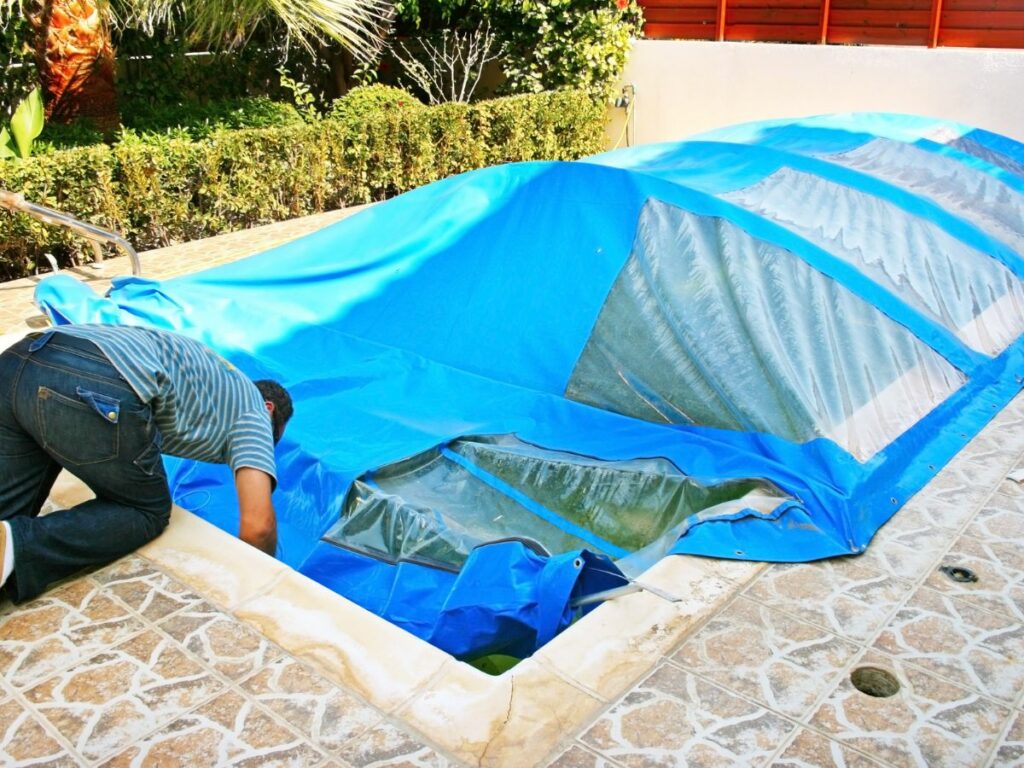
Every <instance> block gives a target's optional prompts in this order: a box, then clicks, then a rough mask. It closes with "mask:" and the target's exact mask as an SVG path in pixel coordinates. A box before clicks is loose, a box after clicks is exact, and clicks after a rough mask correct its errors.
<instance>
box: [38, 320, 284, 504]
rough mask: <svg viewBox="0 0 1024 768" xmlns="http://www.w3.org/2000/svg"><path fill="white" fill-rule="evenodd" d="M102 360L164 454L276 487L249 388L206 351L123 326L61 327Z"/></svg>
mask: <svg viewBox="0 0 1024 768" xmlns="http://www.w3.org/2000/svg"><path fill="white" fill-rule="evenodd" d="M53 330H54V331H56V332H57V333H66V334H69V335H71V336H77V337H79V338H82V339H87V340H88V341H91V342H92V343H93V344H95V345H96V346H97V347H99V348H100V350H101V351H102V352H103V354H104V355H106V357H107V359H108V360H110V362H111V364H112V365H113V366H114V368H116V369H117V371H118V373H120V374H121V375H122V376H123V377H124V378H125V380H126V381H127V382H128V384H129V386H131V388H132V389H133V390H135V393H136V394H137V395H138V396H139V399H141V400H142V402H143V403H147V404H149V406H150V407H151V408H152V410H153V419H154V421H155V423H156V426H157V429H159V430H160V434H161V436H162V437H163V444H162V446H161V450H162V452H163V453H167V454H170V455H171V456H180V457H182V458H186V459H195V460H197V461H208V462H213V463H216V464H227V465H228V466H230V467H231V471H232V472H236V471H237V470H238V469H240V468H241V467H253V468H255V469H259V470H261V471H263V472H266V473H267V474H268V475H270V477H271V478H272V480H273V482H274V484H275V485H276V483H277V475H276V472H275V467H274V437H273V431H272V427H271V422H270V414H269V413H268V412H267V408H266V405H265V404H264V400H263V396H262V394H260V391H259V389H257V388H256V385H255V384H254V383H253V382H252V381H251V380H250V379H249V378H248V377H247V376H246V375H245V374H243V373H242V372H241V371H239V370H238V369H237V368H235V366H233V365H232V364H231V363H229V362H228V361H227V360H225V359H224V358H222V357H221V356H220V355H218V354H217V353H216V352H214V351H213V350H211V349H209V348H208V347H206V346H204V345H203V344H200V343H199V342H198V341H194V340H193V339H190V338H188V337H186V336H181V335H179V334H176V333H170V332H168V331H158V330H155V329H152V328H140V327H137V326H127V325H62V326H59V327H57V328H54V329H53Z"/></svg>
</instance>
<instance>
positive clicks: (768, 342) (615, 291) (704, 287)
mask: <svg viewBox="0 0 1024 768" xmlns="http://www.w3.org/2000/svg"><path fill="white" fill-rule="evenodd" d="M963 382H964V376H963V374H961V373H960V372H959V371H958V370H956V369H955V368H954V367H953V366H952V365H950V364H949V363H948V362H947V361H946V360H945V359H944V358H942V357H941V356H940V355H938V354H937V353H936V352H935V351H934V350H932V349H931V348H930V347H928V346H927V345H925V344H924V343H923V342H921V341H920V340H919V339H917V338H916V337H915V336H914V335H913V334H911V333H910V332H909V331H908V330H907V329H906V328H905V327H903V326H902V325H900V324H898V323H896V322H895V321H894V320H892V319H890V318H889V317H887V316H886V315H884V314H883V313H882V312H880V311H879V310H878V309H877V308H875V307H874V306H872V305H870V304H868V303H867V302H865V301H863V300H862V299H860V298H859V297H857V296H855V295H854V294H852V293H851V292H850V291H849V290H847V289H846V288H844V287H843V286H842V285H840V284H839V283H838V282H836V281H835V280H832V279H831V278H829V277H827V276H825V275H824V274H822V273H820V272H818V271H817V270H815V269H813V268H812V267H811V266H810V265H808V264H807V263H806V262H804V261H803V260H801V259H799V258H797V257H796V256H794V255H793V254H792V253H790V252H788V251H786V250H784V249H782V248H780V247H777V246H774V245H771V244H769V243H766V242H764V241H761V240H758V239H756V238H754V237H751V236H750V235H749V234H747V233H746V232H745V231H743V230H742V229H740V228H739V227H737V226H735V225H733V224H731V223H730V222H728V221H725V220H723V219H719V218H714V217H705V216H698V215H696V214H693V213H690V212H688V211H685V210H682V209H680V208H677V207H674V206H671V205H668V204H666V203H662V202H660V201H657V200H653V199H652V200H649V201H648V202H647V204H646V205H645V206H644V209H643V210H642V212H641V215H640V221H639V224H638V228H637V236H636V240H635V243H634V248H633V252H632V254H631V255H630V257H629V259H628V260H627V262H626V265H625V266H624V267H623V270H622V272H621V273H620V275H619V277H618V278H617V279H616V281H615V283H614V285H613V286H612V289H611V291H610V293H609V295H608V298H607V299H606V301H605V305H604V307H603V308H602V310H601V312H600V314H599V316H598V318H597V322H596V324H595V326H594V329H593V331H592V333H591V335H590V338H589V339H588V340H587V343H586V345H585V347H584V349H583V352H582V353H581V355H580V358H579V360H578V361H577V363H576V366H575V368H574V370H573V372H572V376H571V378H570V380H569V383H568V385H567V387H566V395H567V396H568V397H570V398H572V399H574V400H578V401H581V402H585V403H589V404H591V405H594V406H597V407H599V408H604V409H606V410H611V411H615V412H618V413H623V414H627V415H630V416H634V417H637V418H642V419H646V420H649V421H655V422H664V423H671V424H695V425H701V426H710V427H718V428H722V429H733V430H742V431H746V432H765V433H769V434H772V435H777V436H779V437H782V438H786V439H788V440H791V441H794V442H798V443H802V442H806V441H809V440H812V439H814V438H818V437H826V438H829V439H831V440H834V441H835V442H836V443H838V444H839V445H840V446H842V447H844V448H845V449H846V450H847V451H849V452H850V453H851V454H852V455H854V456H856V457H857V458H860V459H865V458H867V457H870V456H872V455H874V454H875V453H876V452H877V451H879V450H880V449H881V448H883V447H884V446H886V445H888V444H889V443H890V442H892V441H893V440H894V439H895V438H897V437H898V436H899V435H900V434H902V433H903V432H904V431H905V430H906V429H907V428H909V427H910V426H912V425H913V424H914V423H916V422H917V421H918V420H919V419H921V417H922V416H924V415H925V414H927V413H928V412H929V411H931V410H932V409H933V408H934V407H935V406H936V405H937V404H938V403H940V402H942V401H943V400H945V399H946V398H947V397H948V396H949V395H950V394H952V393H953V392H954V391H955V390H956V389H957V388H959V387H960V386H961V385H962V384H963Z"/></svg>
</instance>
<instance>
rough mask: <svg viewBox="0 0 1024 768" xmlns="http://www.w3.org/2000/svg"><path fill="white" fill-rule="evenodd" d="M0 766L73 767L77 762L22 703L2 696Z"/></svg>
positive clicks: (0, 703)
mask: <svg viewBox="0 0 1024 768" xmlns="http://www.w3.org/2000/svg"><path fill="white" fill-rule="evenodd" d="M0 765H26V766H27V765H31V766H33V768H35V766H45V767H46V768H73V766H76V765H78V761H77V760H75V759H74V758H73V757H72V756H71V755H69V754H68V753H67V751H66V750H65V749H64V747H62V746H61V745H60V744H59V743H58V742H57V740H56V739H54V738H53V737H52V736H50V734H48V733H47V732H46V730H45V729H44V728H43V726H41V725H40V724H39V722H38V721H37V720H36V719H35V718H34V717H33V716H32V715H31V714H30V713H29V712H28V710H26V709H24V708H23V707H22V706H21V704H19V703H18V702H17V701H15V700H14V699H8V700H7V701H3V697H2V696H0Z"/></svg>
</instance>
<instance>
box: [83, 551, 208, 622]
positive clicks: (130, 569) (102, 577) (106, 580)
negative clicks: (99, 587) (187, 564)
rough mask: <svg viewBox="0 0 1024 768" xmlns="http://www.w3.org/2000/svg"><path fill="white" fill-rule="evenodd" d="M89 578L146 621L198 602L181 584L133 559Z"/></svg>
mask: <svg viewBox="0 0 1024 768" xmlns="http://www.w3.org/2000/svg"><path fill="white" fill-rule="evenodd" d="M93 578H94V579H96V581H98V582H100V583H101V584H105V585H106V587H107V590H108V591H109V592H111V593H113V594H115V595H117V597H118V598H120V599H121V600H122V601H123V602H125V603H127V604H128V606H129V607H130V608H131V609H132V610H134V611H135V612H136V613H139V614H141V615H142V616H143V617H144V618H146V619H149V620H150V621H160V620H161V619H163V618H164V617H166V616H168V615H170V614H172V613H174V612H175V611H177V610H180V609H181V608H184V607H186V606H194V605H196V604H198V603H199V602H201V601H202V598H201V597H200V596H199V595H197V594H196V593H195V592H193V591H192V590H190V589H189V588H188V587H186V586H185V585H184V584H181V583H179V582H177V581H175V580H174V579H172V578H171V577H170V576H168V575H167V574H165V573H162V572H161V571H159V570H157V569H156V568H155V567H154V566H153V564H152V563H150V562H149V561H148V560H145V559H144V558H141V557H136V556H134V555H132V556H129V557H126V558H124V559H123V560H120V561H118V562H117V563H115V564H114V565H111V566H108V567H107V568H104V569H103V570H100V571H97V572H96V573H95V574H94V575H93Z"/></svg>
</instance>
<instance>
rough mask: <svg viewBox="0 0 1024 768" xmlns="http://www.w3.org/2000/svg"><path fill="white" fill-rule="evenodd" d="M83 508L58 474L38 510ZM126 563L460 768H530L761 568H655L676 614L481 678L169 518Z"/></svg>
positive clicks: (597, 625)
mask: <svg viewBox="0 0 1024 768" xmlns="http://www.w3.org/2000/svg"><path fill="white" fill-rule="evenodd" d="M91 495H92V494H91V492H90V491H89V489H88V488H87V487H86V486H85V485H84V484H83V483H81V481H79V480H78V479H77V478H75V477H73V476H72V475H69V474H67V473H66V472H65V473H62V474H61V476H60V477H59V478H58V481H57V483H56V484H55V486H54V488H53V491H52V492H51V495H50V498H51V500H52V501H53V502H54V503H55V504H56V505H57V506H58V507H66V506H71V505H73V504H77V503H79V502H81V501H84V500H85V499H86V498H89V497H91ZM137 554H139V555H141V556H143V557H145V558H146V559H147V560H149V561H151V562H152V563H154V564H155V565H156V566H158V567H159V568H161V569H162V570H164V571H166V572H167V573H169V574H170V575H172V576H174V577H175V578H177V579H178V580H180V581H181V582H183V583H184V584H186V585H187V586H189V587H190V588H191V589H192V590H194V591H195V592H196V593H198V594H199V595H201V596H202V597H204V598H206V599H207V600H209V601H210V602H212V603H213V604H215V605H216V606H217V607H219V608H220V609H222V610H223V611H225V612H226V613H228V614H229V615H231V616H232V617H234V618H235V619H236V620H238V621H240V622H242V623H244V624H247V625H249V626H251V627H253V628H255V629H256V630H257V631H258V632H259V633H260V634H262V635H263V636H264V637H266V638H267V639H269V640H271V641H272V642H274V643H276V644H277V645H278V646H280V647H281V648H282V649H284V650H285V651H287V652H288V653H290V654H292V655H293V656H295V657H296V658H299V659H301V660H304V661H306V662H307V663H310V664H312V665H313V666H314V667H315V668H317V670H318V671H319V672H320V673H321V674H323V675H324V676H325V677H326V678H328V679H329V680H332V681H333V682H335V683H337V684H339V685H341V686H343V687H344V688H347V689H349V690H351V691H353V692H355V693H356V694H357V695H359V696H360V697H361V698H363V699H364V700H365V701H367V702H368V703H369V704H371V705H372V706H374V707H376V708H378V709H379V710H381V711H382V712H383V713H385V714H387V715H390V716H393V717H396V718H397V719H399V720H401V721H402V722H403V723H404V724H406V725H407V726H409V727H411V728H413V729H416V730H417V731H419V732H420V733H421V734H422V736H423V737H424V739H425V740H426V741H428V742H430V743H432V744H434V745H436V746H437V747H438V748H440V749H441V750H442V751H444V752H446V753H448V754H449V755H450V756H451V757H454V758H455V759H457V760H459V761H461V762H464V763H467V764H470V765H512V764H519V765H532V764H536V763H539V762H541V761H542V760H543V758H544V757H546V756H548V755H549V754H551V753H552V751H553V750H554V749H555V748H556V747H557V746H558V745H559V744H560V743H561V742H563V741H564V740H566V739H569V738H571V737H572V734H573V733H575V732H576V730H578V729H579V727H581V726H582V725H584V724H585V723H588V722H590V721H591V720H593V719H594V718H595V717H596V716H597V715H598V714H599V713H600V712H601V711H603V709H604V708H605V707H606V706H607V705H609V704H610V703H611V702H613V701H614V700H615V699H616V697H617V696H618V695H619V694H621V693H622V692H623V691H625V690H626V689H627V688H629V686H630V685H632V684H633V683H634V682H635V681H636V680H637V679H639V678H640V677H641V676H642V675H643V674H645V673H647V672H649V671H650V669H651V667H652V666H654V665H655V664H656V663H657V662H658V660H659V659H661V658H662V657H663V656H664V655H666V654H667V653H668V652H669V651H670V650H671V649H672V648H673V647H675V646H676V645H677V644H678V643H679V641H680V640H681V639H682V638H683V637H684V636H685V635H687V634H688V632H689V631H690V630H692V629H693V628H694V627H695V626H696V625H697V624H699V623H701V622H702V620H704V619H706V618H707V617H709V616H710V615H712V614H713V613H714V612H715V611H716V610H717V609H718V608H719V607H720V606H721V605H722V604H723V603H725V602H727V601H728V600H729V599H731V598H732V597H733V595H734V594H735V593H737V592H738V591H739V590H740V589H742V588H743V586H744V585H745V584H746V583H747V582H749V581H750V580H752V579H753V578H754V577H755V576H756V575H757V574H759V573H760V572H761V571H762V570H763V569H764V568H765V567H767V566H766V564H763V563H749V562H741V561H729V560H712V559H705V558H699V557H691V556H680V555H674V556H671V557H666V558H664V559H662V560H661V561H659V562H658V563H657V564H656V565H654V566H653V567H652V568H650V569H649V570H648V571H647V572H646V573H645V574H644V575H643V576H642V581H643V583H644V584H647V585H650V586H652V587H655V588H657V589H659V590H663V591H664V592H667V593H669V594H670V595H672V596H674V597H675V598H677V601H676V602H671V601H669V600H668V599H666V598H665V597H662V596H658V595H655V594H653V593H651V592H646V591H640V592H635V593H632V594H627V595H624V596H621V597H617V598H615V599H614V600H610V601H607V602H605V603H604V604H602V605H600V606H598V607H597V608H596V609H595V610H594V611H592V612H591V613H589V614H588V615H587V616H585V617H583V618H582V619H581V620H580V621H578V622H576V623H575V624H574V625H573V626H572V627H570V628H569V629H567V630H566V631H564V632H562V633H561V634H560V635H558V636H557V637H555V638H554V639H553V640H552V641H551V642H549V643H548V644H547V645H545V646H544V647H542V648H541V649H540V650H539V651H537V652H536V653H535V654H534V655H533V656H531V657H530V658H528V659H525V660H524V661H522V662H520V663H519V664H517V665H516V666H515V667H514V668H512V669H511V670H509V671H507V672H505V673H504V674H502V675H500V676H491V675H487V674H485V673H483V672H480V671H478V670H477V669H475V668H473V667H471V666H469V665H468V664H464V663H462V662H460V661H458V660H456V659H455V658H453V657H452V656H450V655H449V654H447V653H445V652H443V651H441V650H439V649H437V648H435V647H433V646H431V645H430V644H429V643H427V642H425V641H423V640H420V639H419V638H417V637H415V636H414V635H412V634H410V633H408V632H406V631H405V630H403V629H401V628H400V627H397V626H395V625H393V624H390V623H389V622H387V621H386V620H384V619H382V618H380V617H378V616H376V615H375V614H373V613H371V612H369V611H367V610H365V609H364V608H362V607H360V606H358V605H356V604H355V603H353V602H351V601H349V600H347V599H346V598H344V597H342V596H340V595H338V594H336V593H335V592H332V591H331V590H329V589H327V588H326V587H324V586H322V585H320V584H318V583H316V582H315V581H313V580H312V579H310V578H308V577H306V576H304V575H303V574H301V573H299V572H297V571H295V570H294V569H292V568H290V567H289V566H287V565H285V564H284V563H282V562H280V561H278V560H276V559H274V558H272V557H270V556H269V555H266V554H264V553H263V552H260V551H259V550H257V549H255V548H253V547H251V546H249V545H247V544H245V543H244V542H242V541H241V540H240V539H237V538H235V537H234V536H232V535H230V534H228V533H226V532H225V531H222V530H221V529H219V528H217V527H216V526H214V525H212V524H211V523H209V522H207V521H205V520H203V519H202V518H200V517H198V516H197V515H194V514H192V513H191V512H188V511H187V510H184V509H182V508H180V507H174V509H173V510H172V514H171V522H170V525H169V526H168V527H167V529H166V530H165V531H164V533H163V534H162V535H161V536H159V537H158V538H157V539H155V540H154V541H152V542H150V543H148V544H146V545H144V546H143V547H142V548H141V549H139V550H138V553H137Z"/></svg>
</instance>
